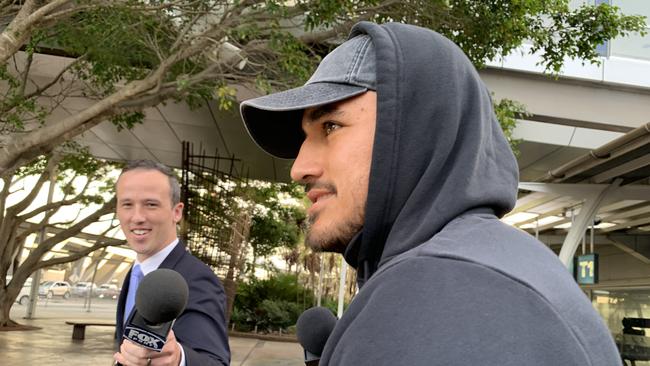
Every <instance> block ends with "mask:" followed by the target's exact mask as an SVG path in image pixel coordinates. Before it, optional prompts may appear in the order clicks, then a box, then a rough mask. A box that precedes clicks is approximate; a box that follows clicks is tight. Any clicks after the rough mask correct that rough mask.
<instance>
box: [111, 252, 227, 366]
mask: <svg viewBox="0 0 650 366" xmlns="http://www.w3.org/2000/svg"><path fill="white" fill-rule="evenodd" d="M158 268H168V269H172V270H174V271H176V272H178V273H179V274H180V275H181V276H183V278H185V281H187V285H188V286H189V289H190V292H189V298H188V301H187V307H186V308H185V310H184V311H183V313H182V314H181V315H180V316H179V317H178V318H177V319H176V322H175V323H174V327H173V329H174V334H175V336H176V339H177V341H178V343H180V344H181V345H182V346H183V351H184V352H185V364H186V365H187V366H204V365H205V366H211V365H219V366H222V365H228V364H230V347H229V346H228V333H227V330H226V320H225V309H226V294H225V292H224V289H223V286H222V285H221V282H220V281H219V279H218V278H217V276H216V275H215V274H214V272H212V270H211V269H210V267H208V266H207V265H206V264H205V263H203V262H201V261H200V260H198V259H197V258H196V257H194V256H193V255H191V254H190V253H189V252H188V251H186V250H185V246H184V245H183V243H182V242H179V243H178V244H177V245H176V247H175V248H174V249H173V250H172V251H171V252H170V253H169V255H168V256H167V258H165V260H164V261H163V262H162V263H161V264H160V267H158ZM130 278H131V271H130V270H129V273H127V275H126V278H125V279H124V284H123V286H122V292H121V293H120V298H119V300H118V302H117V317H116V318H117V324H116V326H117V329H116V337H117V338H116V341H117V344H118V345H119V344H121V342H122V335H123V333H124V306H125V302H126V294H127V293H128V292H129V281H130Z"/></svg>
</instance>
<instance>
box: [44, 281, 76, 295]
mask: <svg viewBox="0 0 650 366" xmlns="http://www.w3.org/2000/svg"><path fill="white" fill-rule="evenodd" d="M38 296H45V297H47V298H48V299H51V298H52V297H54V296H61V297H63V298H64V299H68V298H70V284H69V283H67V282H65V281H45V282H41V284H40V285H39V286H38Z"/></svg>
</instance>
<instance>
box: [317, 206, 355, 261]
mask: <svg viewBox="0 0 650 366" xmlns="http://www.w3.org/2000/svg"><path fill="white" fill-rule="evenodd" d="M363 213H364V211H363V206H355V207H354V209H353V213H352V218H350V219H348V220H344V221H342V222H338V223H333V224H332V225H330V226H328V227H324V228H321V229H320V230H319V231H320V232H315V231H314V230H313V228H312V226H313V224H314V223H315V222H316V220H317V219H318V216H319V214H318V213H316V214H314V215H312V216H310V217H309V218H308V220H307V230H306V231H307V234H306V237H305V243H306V244H307V245H308V246H309V247H310V248H311V249H312V250H314V251H316V252H336V253H343V252H345V248H346V247H347V246H348V244H349V243H350V241H351V240H352V238H353V237H354V236H355V235H356V234H357V233H358V232H359V231H361V229H362V228H363Z"/></svg>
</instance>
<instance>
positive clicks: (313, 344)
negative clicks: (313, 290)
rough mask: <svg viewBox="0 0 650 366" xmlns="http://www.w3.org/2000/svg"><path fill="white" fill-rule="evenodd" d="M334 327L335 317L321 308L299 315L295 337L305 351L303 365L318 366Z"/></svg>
mask: <svg viewBox="0 0 650 366" xmlns="http://www.w3.org/2000/svg"><path fill="white" fill-rule="evenodd" d="M335 325H336V316H334V314H332V312H331V311H330V310H329V309H328V308H325V307H322V306H319V307H313V308H311V309H307V310H305V311H304V312H303V313H302V314H300V317H298V321H297V322H296V336H297V337H298V342H300V345H301V346H302V348H303V349H304V351H305V365H307V366H318V362H319V361H320V356H321V354H322V353H323V348H325V343H327V339H328V338H329V336H330V334H331V333H332V330H334V326H335Z"/></svg>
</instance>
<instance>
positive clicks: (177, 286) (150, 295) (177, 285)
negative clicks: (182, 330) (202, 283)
mask: <svg viewBox="0 0 650 366" xmlns="http://www.w3.org/2000/svg"><path fill="white" fill-rule="evenodd" d="M188 295H189V289H188V287H187V282H185V279H184V278H183V277H182V276H181V275H180V274H178V273H177V272H176V271H172V270H171V269H157V270H155V271H153V272H151V273H149V274H148V275H146V276H144V278H143V279H142V281H141V282H140V285H139V286H138V290H137V292H136V294H135V309H134V310H133V311H132V312H131V315H130V316H129V319H128V320H127V322H126V326H125V327H124V338H125V339H128V340H130V341H131V342H134V343H136V344H138V345H140V346H142V347H145V348H148V349H151V350H154V351H157V352H160V351H162V348H163V346H164V345H165V342H167V334H169V330H170V329H171V327H172V325H173V324H174V320H175V319H176V318H177V317H178V316H179V315H181V313H182V312H183V310H185V306H187V298H188Z"/></svg>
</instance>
